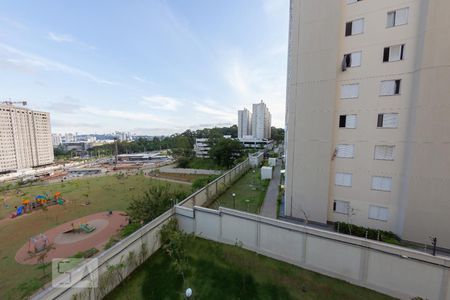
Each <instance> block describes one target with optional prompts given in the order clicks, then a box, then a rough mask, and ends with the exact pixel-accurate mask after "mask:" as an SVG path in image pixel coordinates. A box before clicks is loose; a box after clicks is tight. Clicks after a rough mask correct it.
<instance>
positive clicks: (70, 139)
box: [63, 133, 76, 143]
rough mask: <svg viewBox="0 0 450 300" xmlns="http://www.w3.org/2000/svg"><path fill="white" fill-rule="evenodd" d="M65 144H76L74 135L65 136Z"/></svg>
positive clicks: (67, 134)
mask: <svg viewBox="0 0 450 300" xmlns="http://www.w3.org/2000/svg"><path fill="white" fill-rule="evenodd" d="M63 142H64V143H73V142H76V138H75V136H74V135H73V133H66V134H65V135H64V141H63Z"/></svg>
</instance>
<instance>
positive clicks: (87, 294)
mask: <svg viewBox="0 0 450 300" xmlns="http://www.w3.org/2000/svg"><path fill="white" fill-rule="evenodd" d="M172 217H173V209H170V210H168V211H167V212H165V213H164V214H162V215H160V216H159V217H158V218H156V219H155V220H153V221H151V222H150V223H148V224H147V225H145V226H144V227H142V228H140V229H139V230H137V231H136V232H134V233H133V234H132V235H130V236H128V237H126V238H125V239H123V240H122V241H120V242H119V243H117V244H115V245H114V246H113V247H111V248H110V249H108V250H106V251H105V252H103V253H101V254H100V255H99V256H97V257H96V258H97V259H98V266H99V268H98V274H99V283H100V286H99V287H98V288H93V289H79V288H53V287H49V288H47V289H45V290H43V291H40V292H38V293H37V294H35V295H33V296H32V297H31V298H32V299H70V300H71V299H74V297H78V298H77V299H101V298H103V297H104V296H105V295H106V294H108V293H109V292H110V291H111V290H112V289H114V287H116V286H117V285H118V284H119V282H118V281H114V280H111V278H109V280H108V282H107V283H105V280H106V279H107V278H106V277H105V274H106V273H107V270H108V267H109V266H114V265H117V264H119V263H121V262H127V260H128V259H129V255H130V252H133V253H134V255H136V257H137V263H136V264H134V265H130V264H129V263H125V264H126V265H128V267H127V268H125V269H123V272H122V274H123V278H125V277H126V276H127V275H128V274H130V273H131V272H132V271H133V270H134V269H135V268H136V267H137V266H138V265H139V264H141V263H142V262H143V261H145V260H146V259H147V258H148V257H149V256H150V255H152V254H153V253H154V252H155V251H156V250H158V249H159V248H160V242H159V231H160V230H161V228H162V226H163V225H164V224H166V223H167V222H168V221H169V220H170V219H171V218H172ZM142 248H145V249H146V255H144V254H145V252H142V250H141V249H142ZM79 270H82V271H85V269H84V268H83V265H81V266H80V268H79ZM83 274H86V273H83ZM90 274H91V273H89V274H87V275H86V276H84V279H83V280H85V279H86V278H90ZM63 280H66V278H62V277H61V279H59V280H58V282H59V281H63ZM102 282H103V283H102Z"/></svg>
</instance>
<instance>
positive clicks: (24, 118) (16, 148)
mask: <svg viewBox="0 0 450 300" xmlns="http://www.w3.org/2000/svg"><path fill="white" fill-rule="evenodd" d="M0 145H1V146H0V172H11V171H16V170H20V169H26V168H30V167H36V166H41V165H47V164H51V163H53V159H54V157H53V146H52V137H51V129H50V115H49V113H46V112H39V111H33V110H30V109H26V108H18V107H15V106H12V105H8V104H0Z"/></svg>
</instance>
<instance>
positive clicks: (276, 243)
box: [175, 207, 450, 300]
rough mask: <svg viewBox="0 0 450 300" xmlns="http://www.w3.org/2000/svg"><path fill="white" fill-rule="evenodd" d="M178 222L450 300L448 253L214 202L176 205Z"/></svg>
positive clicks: (213, 236) (344, 274)
mask: <svg viewBox="0 0 450 300" xmlns="http://www.w3.org/2000/svg"><path fill="white" fill-rule="evenodd" d="M175 213H176V217H177V219H178V221H179V224H180V226H181V227H182V228H183V229H184V230H185V231H186V232H189V233H195V234H196V235H197V236H200V237H203V238H206V239H210V240H214V241H218V242H222V243H227V244H232V245H235V244H236V245H242V247H244V248H246V249H249V250H253V251H255V252H257V253H260V254H263V255H266V256H269V257H272V258H275V259H278V260H282V261H285V262H288V263H292V264H295V265H298V266H300V267H303V268H306V269H309V270H312V271H315V272H319V273H322V274H325V275H328V276H331V277H335V278H339V279H343V280H346V281H348V282H351V283H353V284H356V285H360V286H363V287H367V288H370V289H373V290H377V291H379V292H382V293H385V294H389V295H391V296H394V297H399V298H401V299H411V298H412V297H416V296H420V297H423V298H424V299H425V298H427V299H430V300H434V299H436V300H450V291H449V289H450V282H449V281H450V279H449V268H450V259H448V258H444V257H433V256H431V255H428V254H424V253H421V252H417V251H413V250H410V249H406V248H401V247H396V246H392V245H389V244H384V243H379V242H376V241H370V240H366V239H361V238H355V237H351V236H347V235H341V234H337V233H334V232H328V231H323V230H319V229H314V228H310V227H305V226H301V225H295V224H291V223H286V222H283V221H279V220H274V219H270V218H265V217H261V216H258V215H253V214H248V213H245V212H239V211H236V210H231V209H226V208H219V210H212V209H207V208H202V207H194V208H186V207H176V208H175Z"/></svg>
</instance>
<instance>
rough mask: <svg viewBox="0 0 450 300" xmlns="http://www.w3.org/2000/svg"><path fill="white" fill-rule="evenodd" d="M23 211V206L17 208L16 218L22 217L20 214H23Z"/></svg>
mask: <svg viewBox="0 0 450 300" xmlns="http://www.w3.org/2000/svg"><path fill="white" fill-rule="evenodd" d="M23 209H24V206H23V205H21V206H19V207H18V208H17V212H16V216H20V215H22V214H23Z"/></svg>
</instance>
